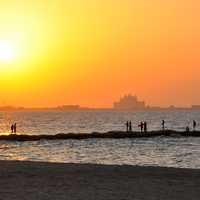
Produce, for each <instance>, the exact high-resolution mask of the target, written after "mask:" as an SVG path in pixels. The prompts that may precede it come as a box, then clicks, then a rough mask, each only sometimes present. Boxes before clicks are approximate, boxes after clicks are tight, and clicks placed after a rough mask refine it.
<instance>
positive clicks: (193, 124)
mask: <svg viewBox="0 0 200 200" xmlns="http://www.w3.org/2000/svg"><path fill="white" fill-rule="evenodd" d="M192 126H193V131H196V127H197V122H196V121H195V120H193V122H192ZM185 130H186V132H190V127H189V126H187V127H186V129H185Z"/></svg>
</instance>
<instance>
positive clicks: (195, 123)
mask: <svg viewBox="0 0 200 200" xmlns="http://www.w3.org/2000/svg"><path fill="white" fill-rule="evenodd" d="M196 126H197V122H196V121H195V120H193V131H195V130H196Z"/></svg>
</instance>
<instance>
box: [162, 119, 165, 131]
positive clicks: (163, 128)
mask: <svg viewBox="0 0 200 200" xmlns="http://www.w3.org/2000/svg"><path fill="white" fill-rule="evenodd" d="M162 130H163V131H164V130H165V120H162Z"/></svg>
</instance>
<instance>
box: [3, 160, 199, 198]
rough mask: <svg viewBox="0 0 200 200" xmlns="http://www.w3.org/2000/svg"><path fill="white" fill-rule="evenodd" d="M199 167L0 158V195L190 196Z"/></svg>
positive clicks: (194, 195)
mask: <svg viewBox="0 0 200 200" xmlns="http://www.w3.org/2000/svg"><path fill="white" fill-rule="evenodd" d="M199 198H200V170H195V169H175V168H160V167H136V166H105V165H91V164H83V165H82V164H56V163H39V162H20V161H0V199H6V200H9V199H12V200H23V199H26V200H27V199H29V200H51V199H52V200H59V199H61V200H62V199H63V200H64V199H65V200H66V199H69V200H75V199H76V200H78V199H80V200H83V199H85V200H100V199H101V200H118V199H119V200H129V199H130V200H133V199H136V200H142V199H147V200H151V199H152V200H157V199H158V200H166V199H169V200H173V199H174V200H178V199H181V200H186V199H187V200H193V199H199Z"/></svg>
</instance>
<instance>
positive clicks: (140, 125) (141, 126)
mask: <svg viewBox="0 0 200 200" xmlns="http://www.w3.org/2000/svg"><path fill="white" fill-rule="evenodd" d="M138 127H140V130H141V133H142V132H143V128H144V123H143V122H140V124H139V125H138Z"/></svg>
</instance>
